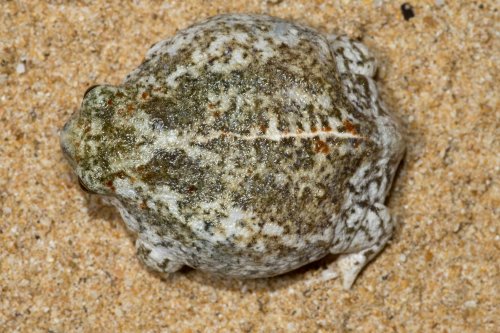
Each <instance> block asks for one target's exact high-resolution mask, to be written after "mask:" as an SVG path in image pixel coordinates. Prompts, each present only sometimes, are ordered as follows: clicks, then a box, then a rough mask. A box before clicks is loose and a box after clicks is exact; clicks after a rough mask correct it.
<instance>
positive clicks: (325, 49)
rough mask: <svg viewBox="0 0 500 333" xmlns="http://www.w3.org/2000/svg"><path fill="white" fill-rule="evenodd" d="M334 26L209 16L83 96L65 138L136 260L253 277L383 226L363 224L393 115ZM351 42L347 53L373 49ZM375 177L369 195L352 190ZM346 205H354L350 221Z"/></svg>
mask: <svg viewBox="0 0 500 333" xmlns="http://www.w3.org/2000/svg"><path fill="white" fill-rule="evenodd" d="M333 38H334V37H331V38H330V40H328V39H327V38H326V37H323V36H322V35H320V34H318V33H317V32H315V31H313V30H311V29H309V28H306V27H303V26H299V25H296V24H293V23H290V22H287V21H283V20H280V19H276V18H270V17H265V16H246V15H226V16H219V17H215V18H212V19H209V20H208V21H206V22H203V23H200V24H198V25H195V26H193V27H190V28H188V29H186V30H183V31H180V32H179V33H178V34H177V35H176V36H175V37H174V38H173V39H171V40H167V41H163V42H161V43H158V44H157V45H155V46H153V48H152V49H151V50H150V51H149V52H148V55H147V56H146V59H145V61H144V63H143V64H142V65H141V66H140V67H139V68H137V69H136V70H135V71H133V72H132V73H131V74H130V75H129V76H127V78H126V80H125V82H124V83H123V84H122V85H120V86H116V87H113V86H97V87H94V88H92V89H90V90H89V91H88V92H87V93H86V94H85V97H84V100H83V103H82V106H81V108H80V110H79V111H78V112H77V113H76V114H75V115H73V117H72V118H71V120H70V121H69V122H68V123H67V124H66V125H65V127H64V129H63V132H62V137H61V142H62V147H63V150H64V152H65V154H66V156H67V157H68V159H69V160H70V161H71V163H72V165H73V167H74V168H75V171H76V173H77V174H78V176H79V178H80V182H81V185H82V186H83V187H84V188H85V189H86V190H88V191H90V192H93V193H97V194H101V195H105V196H108V197H110V198H112V200H111V201H112V202H113V203H114V204H115V205H117V207H118V208H119V209H120V211H121V212H122V215H123V216H124V219H125V222H126V223H127V225H128V226H129V227H130V228H131V229H132V230H133V231H135V232H137V233H138V236H139V240H138V254H139V256H140V257H141V258H142V259H143V260H144V262H145V263H146V264H148V266H150V267H152V268H154V269H157V270H162V271H174V270H176V269H178V268H179V267H180V266H181V265H183V264H185V265H189V266H191V267H195V268H200V269H203V270H206V271H211V272H214V273H218V274H223V275H232V276H238V277H265V276H272V275H276V274H280V273H283V272H286V271H289V270H292V269H294V268H297V267H299V266H301V265H303V264H306V263H308V262H311V261H314V260H316V259H318V258H320V257H322V256H324V255H326V254H327V253H328V252H335V251H336V252H337V253H342V252H349V251H352V247H351V245H352V244H353V243H356V240H354V241H353V239H355V238H356V237H357V236H356V235H357V234H358V233H364V234H365V236H363V237H364V239H366V241H363V242H364V243H363V242H362V243H363V244H364V245H366V247H369V246H372V245H373V244H375V243H376V242H377V241H380V239H382V238H383V239H385V238H387V236H390V233H391V232H392V227H391V226H390V225H386V224H387V223H388V222H387V221H385V222H383V223H382V222H380V228H379V229H380V230H382V229H384V231H383V232H382V233H381V232H378V231H377V232H375V233H373V232H372V231H371V229H370V228H371V227H367V226H366V225H364V224H363V223H364V222H363V221H364V220H365V215H366V212H367V211H368V210H369V209H370V207H373V205H374V204H375V203H379V204H382V203H383V200H384V198H385V195H386V194H387V191H388V190H389V188H390V183H391V181H392V177H393V174H394V171H395V168H396V166H397V164H398V163H399V160H400V158H401V154H402V151H403V145H402V143H400V142H401V135H400V132H399V129H398V126H399V125H398V124H397V122H395V121H394V120H393V119H392V117H391V116H390V115H389V114H388V113H387V112H386V111H385V110H384V109H383V107H382V106H380V105H379V102H378V100H377V99H376V97H375V98H372V97H373V87H371V88H370V85H369V80H371V78H369V77H366V76H364V75H358V74H356V73H351V72H349V71H348V70H343V71H341V70H339V67H338V61H339V60H338V59H344V60H343V61H346V60H345V59H347V58H348V57H344V58H342V57H343V55H342V52H343V50H341V49H339V50H338V51H336V52H337V54H336V55H335V52H334V50H333V46H332V45H333V41H332V40H333ZM353 45H354V44H353ZM354 49H356V47H355V46H354ZM358 51H359V50H358ZM359 54H360V55H361V58H360V60H359V61H358V62H359V63H358V64H354V66H358V67H360V68H364V67H363V66H364V64H365V63H366V64H368V63H370V61H373V60H372V59H368V58H366V57H368V55H366V54H365V53H363V52H361V51H360V52H359ZM335 56H337V58H338V59H337V60H336V59H335ZM348 62H349V61H347V62H346V66H345V67H349V66H353V65H352V64H351V65H350V64H349V63H348ZM356 68H357V67H356ZM346 82H347V85H351V87H350V88H346V87H345V86H346ZM349 82H351V83H352V84H351V83H349ZM349 92H353V95H356V96H355V97H350V98H348V94H349ZM357 95H359V96H360V97H359V98H358V97H357ZM380 119H383V121H381V120H380ZM381 161H382V162H381ZM362 168H365V169H366V168H368V171H363V172H364V174H363V175H364V176H363V177H365V180H366V182H364V181H362V180H360V179H359V178H360V176H359V173H360V172H361V171H360V170H361V169H362ZM363 170H364V169H363ZM365 183H366V184H365ZM374 183H376V184H378V185H377V186H378V187H377V188H378V194H376V195H375V196H373V195H372V196H367V195H365V194H363V193H361V192H363V191H366V192H368V186H369V184H374ZM358 184H359V186H361V187H358V188H357V186H358ZM363 186H364V187H365V188H364V189H363ZM358 192H360V193H361V194H360V193H358ZM354 206H356V208H359V207H361V208H360V209H361V210H362V211H363V212H365V213H358V215H359V216H358V217H357V220H359V221H358V222H357V223H350V222H348V219H349V214H350V213H349V212H350V210H352V209H354V208H353V207H354ZM371 224H372V225H373V223H371ZM363 228H364V229H366V230H365V231H363ZM368 229H370V230H368ZM385 229H387V230H385ZM389 229H390V230H389ZM372 236H373V237H372ZM382 236H383V237H382ZM370 238H372V239H370ZM379 238H380V239H379ZM384 242H385V241H384ZM379 243H380V242H379ZM363 244H362V245H363ZM362 248H363V247H362V246H357V247H355V248H354V250H359V249H362ZM350 249H351V250H350ZM152 251H153V252H154V251H156V252H154V253H153V252H152Z"/></svg>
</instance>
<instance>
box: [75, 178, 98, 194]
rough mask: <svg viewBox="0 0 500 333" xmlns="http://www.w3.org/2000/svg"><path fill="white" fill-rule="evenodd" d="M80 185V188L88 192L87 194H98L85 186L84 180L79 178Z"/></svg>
mask: <svg viewBox="0 0 500 333" xmlns="http://www.w3.org/2000/svg"><path fill="white" fill-rule="evenodd" d="M78 185H80V188H81V189H82V190H83V191H84V192H87V193H90V194H97V193H96V192H94V191H91V190H89V189H88V187H87V186H85V184H84V183H83V182H82V179H81V178H80V177H78Z"/></svg>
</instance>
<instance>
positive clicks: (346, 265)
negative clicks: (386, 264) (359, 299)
mask: <svg viewBox="0 0 500 333" xmlns="http://www.w3.org/2000/svg"><path fill="white" fill-rule="evenodd" d="M388 239H389V238H387V239H386V240H384V241H382V242H380V243H379V242H377V243H375V244H374V245H373V246H371V247H369V248H367V249H363V250H361V251H359V252H355V253H347V254H342V255H341V256H340V257H339V258H338V259H337V266H338V267H339V270H340V272H341V273H342V286H343V287H344V289H350V288H351V286H352V284H353V283H354V281H355V280H356V277H357V276H358V274H359V273H360V272H361V270H362V269H363V268H364V267H365V266H366V264H367V263H368V262H370V260H372V259H373V258H374V257H375V256H376V255H377V254H378V253H379V252H380V251H381V250H382V249H383V248H384V246H385V243H386V242H387V240H388Z"/></svg>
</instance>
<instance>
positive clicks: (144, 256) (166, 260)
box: [135, 236, 184, 273]
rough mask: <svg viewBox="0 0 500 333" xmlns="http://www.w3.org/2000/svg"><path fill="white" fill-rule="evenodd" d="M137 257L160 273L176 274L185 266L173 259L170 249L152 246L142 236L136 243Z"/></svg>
mask: <svg viewBox="0 0 500 333" xmlns="http://www.w3.org/2000/svg"><path fill="white" fill-rule="evenodd" d="M135 247H136V249H137V256H138V257H139V259H140V260H141V261H142V262H143V263H144V264H145V265H146V266H147V267H150V268H152V269H154V270H156V271H159V272H165V273H174V272H176V271H178V270H179V269H181V268H182V266H184V264H183V263H181V262H178V261H176V260H174V259H172V258H173V255H172V253H171V251H170V249H169V248H167V247H164V246H160V245H156V246H155V245H152V244H151V243H149V242H148V241H146V240H144V239H142V238H141V237H140V236H139V237H138V238H137V240H136V242H135Z"/></svg>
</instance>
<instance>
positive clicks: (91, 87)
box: [83, 84, 99, 98]
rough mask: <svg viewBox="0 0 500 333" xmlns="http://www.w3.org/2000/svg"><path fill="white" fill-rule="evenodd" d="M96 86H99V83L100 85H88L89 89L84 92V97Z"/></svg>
mask: <svg viewBox="0 0 500 333" xmlns="http://www.w3.org/2000/svg"><path fill="white" fill-rule="evenodd" d="M96 87H99V85H98V84H94V85H93V86H90V87H88V88H87V90H85V93H84V94H83V98H85V96H87V94H88V93H89V92H90V91H91V90H92V89H94V88H96Z"/></svg>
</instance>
